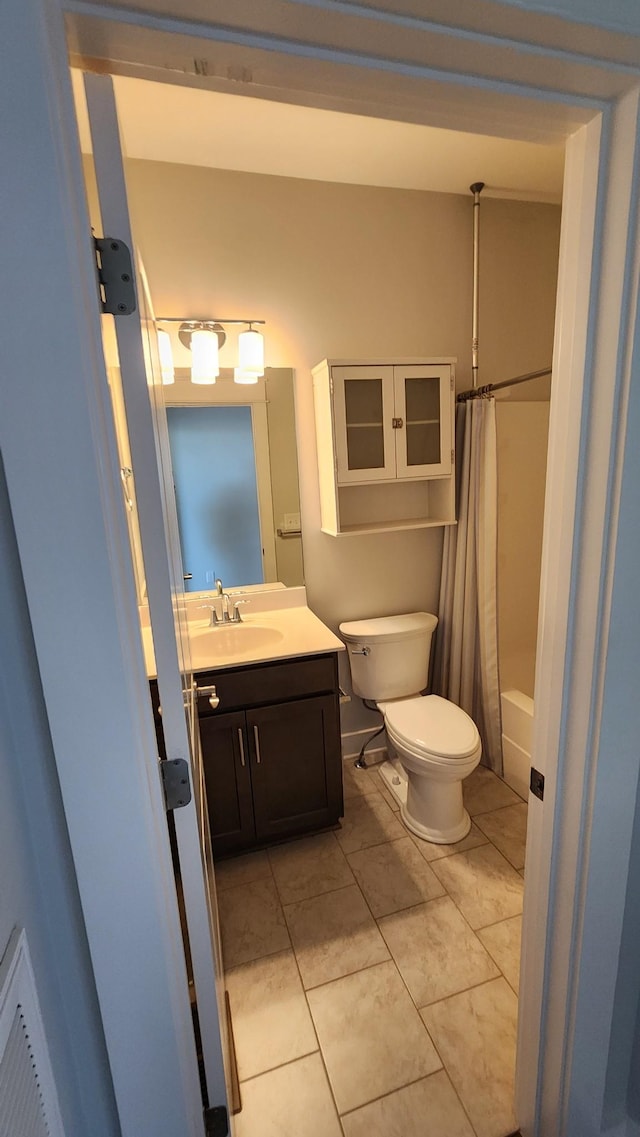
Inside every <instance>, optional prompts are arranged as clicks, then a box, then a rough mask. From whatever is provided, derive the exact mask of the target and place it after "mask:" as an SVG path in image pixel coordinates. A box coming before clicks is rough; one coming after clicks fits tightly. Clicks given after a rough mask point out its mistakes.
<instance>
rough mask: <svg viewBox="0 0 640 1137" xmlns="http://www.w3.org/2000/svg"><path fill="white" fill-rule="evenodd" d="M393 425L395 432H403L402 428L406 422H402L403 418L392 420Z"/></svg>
mask: <svg viewBox="0 0 640 1137" xmlns="http://www.w3.org/2000/svg"><path fill="white" fill-rule="evenodd" d="M391 425H392V427H393V429H394V430H402V427H403V426H404V422H403V421H402V419H401V418H392V419H391Z"/></svg>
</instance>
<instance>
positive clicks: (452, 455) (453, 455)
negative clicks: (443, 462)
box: [451, 450, 456, 465]
mask: <svg viewBox="0 0 640 1137" xmlns="http://www.w3.org/2000/svg"><path fill="white" fill-rule="evenodd" d="M455 457H456V452H455V450H452V451H451V464H452V465H453V463H454V461H455Z"/></svg>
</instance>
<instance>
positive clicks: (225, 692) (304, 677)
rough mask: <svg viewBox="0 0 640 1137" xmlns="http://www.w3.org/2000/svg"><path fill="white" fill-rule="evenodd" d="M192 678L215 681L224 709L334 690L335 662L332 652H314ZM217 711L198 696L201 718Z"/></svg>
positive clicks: (205, 698) (336, 671) (203, 673)
mask: <svg viewBox="0 0 640 1137" xmlns="http://www.w3.org/2000/svg"><path fill="white" fill-rule="evenodd" d="M195 678H196V680H197V682H198V683H199V685H200V686H203V687H204V686H207V685H209V684H211V683H215V686H216V690H217V693H218V698H219V699H220V712H225V711H233V710H237V709H240V708H244V707H260V706H263V705H265V704H266V703H275V702H282V701H283V700H288V699H301V698H304V697H305V696H306V695H315V694H324V693H325V692H332V691H336V690H337V687H338V665H337V659H336V656H335V655H317V656H311V657H310V658H305V659H292V660H291V661H289V662H287V663H266V664H263V665H256V664H255V663H253V664H251V665H250V666H248V667H246V668H238V669H237V670H234V671H207V672H200V673H199V674H198V675H196V676H195ZM216 713H217V712H216V711H214V710H212V709H211V707H210V705H209V700H208V698H207V696H203V697H202V698H199V699H198V715H199V716H200V717H201V718H204V717H206V716H208V715H215V714H216Z"/></svg>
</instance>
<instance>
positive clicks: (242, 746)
mask: <svg viewBox="0 0 640 1137" xmlns="http://www.w3.org/2000/svg"><path fill="white" fill-rule="evenodd" d="M238 743H239V744H240V765H241V766H245V765H246V763H245V760H244V739H243V737H242V727H240V726H239V727H238Z"/></svg>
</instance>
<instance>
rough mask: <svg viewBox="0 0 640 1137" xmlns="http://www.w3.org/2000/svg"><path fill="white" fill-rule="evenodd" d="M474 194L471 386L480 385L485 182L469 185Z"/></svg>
mask: <svg viewBox="0 0 640 1137" xmlns="http://www.w3.org/2000/svg"><path fill="white" fill-rule="evenodd" d="M469 189H470V190H471V193H472V194H473V318H472V328H471V386H472V387H474V388H475V387H477V386H478V314H479V311H480V290H479V280H480V194H481V193H482V191H483V189H484V182H474V183H473V185H471V186H469Z"/></svg>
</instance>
